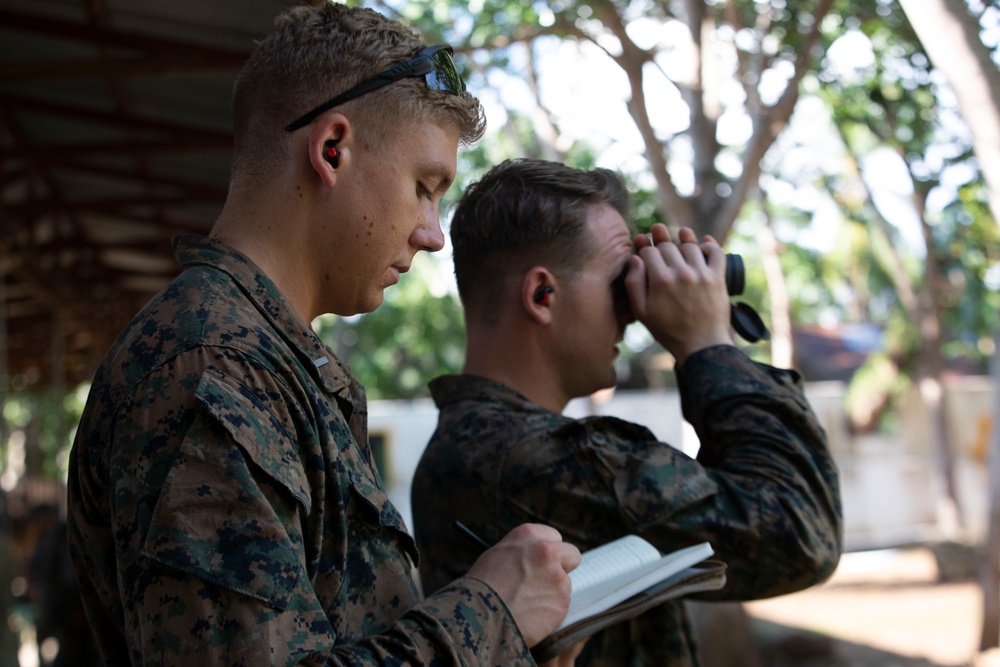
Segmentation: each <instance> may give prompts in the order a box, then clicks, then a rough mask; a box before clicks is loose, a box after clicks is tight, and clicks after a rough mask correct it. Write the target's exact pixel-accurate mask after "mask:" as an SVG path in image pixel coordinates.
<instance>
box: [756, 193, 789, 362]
mask: <svg viewBox="0 0 1000 667" xmlns="http://www.w3.org/2000/svg"><path fill="white" fill-rule="evenodd" d="M757 192H758V195H759V197H760V207H761V211H762V212H763V215H764V220H765V224H764V228H763V229H761V231H760V250H761V263H762V264H763V265H764V274H765V275H766V276H767V293H768V296H769V297H770V301H771V365H772V366H775V367H777V368H791V367H792V361H793V359H794V358H795V345H794V342H793V339H792V316H791V305H790V300H789V298H788V284H787V283H786V282H785V273H784V271H782V270H781V260H780V259H779V253H778V239H777V238H775V236H774V230H773V228H772V226H771V224H772V223H771V211H770V209H769V208H768V205H767V197H765V196H764V193H763V192H762V191H761V190H759V189H758V191H757Z"/></svg>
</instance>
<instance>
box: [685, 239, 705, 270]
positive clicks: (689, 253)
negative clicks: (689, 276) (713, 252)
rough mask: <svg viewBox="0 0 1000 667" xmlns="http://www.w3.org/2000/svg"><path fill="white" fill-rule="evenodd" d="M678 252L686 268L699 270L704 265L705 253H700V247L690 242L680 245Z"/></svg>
mask: <svg viewBox="0 0 1000 667" xmlns="http://www.w3.org/2000/svg"><path fill="white" fill-rule="evenodd" d="M680 251H681V254H682V255H683V256H684V260H685V261H686V262H687V264H688V266H690V267H692V268H695V269H701V268H703V267H704V266H705V265H706V259H705V253H704V252H703V251H702V247H701V246H699V245H696V244H694V243H690V242H684V243H682V244H681V245H680Z"/></svg>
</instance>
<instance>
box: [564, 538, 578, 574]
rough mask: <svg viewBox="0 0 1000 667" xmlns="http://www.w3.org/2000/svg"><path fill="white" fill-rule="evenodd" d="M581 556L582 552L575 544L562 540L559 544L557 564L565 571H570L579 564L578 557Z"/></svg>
mask: <svg viewBox="0 0 1000 667" xmlns="http://www.w3.org/2000/svg"><path fill="white" fill-rule="evenodd" d="M581 558H583V554H581V553H580V550H579V549H577V548H576V546H574V545H572V544H570V543H569V542H562V543H560V545H559V564H560V565H562V568H563V569H564V570H566V571H567V572H572V571H573V570H575V569H576V567H577V565H579V564H580V559H581Z"/></svg>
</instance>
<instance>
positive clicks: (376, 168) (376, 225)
mask: <svg viewBox="0 0 1000 667" xmlns="http://www.w3.org/2000/svg"><path fill="white" fill-rule="evenodd" d="M458 135H459V133H458V130H457V129H454V128H442V127H438V126H437V125H434V124H429V123H428V124H421V125H414V126H413V127H412V128H410V129H407V130H403V131H400V133H399V136H400V137H401V138H400V139H399V140H396V141H387V142H386V145H384V146H383V147H381V148H380V149H379V150H377V151H374V152H373V151H371V150H363V149H361V150H359V149H355V152H354V155H353V159H352V161H351V167H350V168H349V169H345V170H344V171H343V173H342V174H341V175H339V176H338V179H339V180H338V183H337V188H339V189H340V192H339V193H338V195H337V197H336V198H335V208H334V210H332V211H330V212H329V213H330V214H329V223H328V225H327V227H328V229H327V233H328V234H329V237H330V238H331V243H330V244H323V246H324V247H322V248H321V251H322V252H330V253H332V254H333V256H334V257H335V258H336V260H335V261H336V269H333V268H331V270H330V273H329V274H328V275H327V276H326V277H325V282H324V284H325V285H326V286H327V288H328V293H327V295H326V299H325V301H326V303H327V304H328V306H327V309H328V311H329V312H333V313H337V314H339V315H353V314H356V313H366V312H370V311H372V310H375V308H377V307H378V306H379V305H381V303H382V298H383V291H384V290H385V288H387V287H389V286H390V285H394V284H396V283H397V282H398V281H399V277H400V274H402V273H405V272H406V271H407V270H409V268H410V263H411V262H412V261H413V256H414V255H416V254H417V252H418V251H420V250H427V251H430V252H436V251H437V250H440V249H441V248H442V247H443V245H444V235H443V233H442V231H441V224H440V220H439V218H438V205H439V204H440V201H441V197H442V196H443V195H444V193H445V191H447V189H448V187H449V186H450V185H451V183H452V181H453V180H454V178H455V162H456V154H457V152H458ZM331 264H332V263H331Z"/></svg>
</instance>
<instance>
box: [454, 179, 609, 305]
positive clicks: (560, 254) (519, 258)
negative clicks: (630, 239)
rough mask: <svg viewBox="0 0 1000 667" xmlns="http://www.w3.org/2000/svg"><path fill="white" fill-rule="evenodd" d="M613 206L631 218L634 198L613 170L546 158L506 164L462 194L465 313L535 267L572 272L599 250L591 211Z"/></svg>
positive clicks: (459, 261)
mask: <svg viewBox="0 0 1000 667" xmlns="http://www.w3.org/2000/svg"><path fill="white" fill-rule="evenodd" d="M598 204H608V205H609V206H611V207H612V208H613V209H615V210H616V211H618V213H619V214H621V216H622V217H623V218H624V219H625V221H626V223H627V222H628V220H629V192H628V188H627V187H626V185H625V181H624V179H623V178H622V177H621V175H619V174H617V173H615V172H613V171H611V170H609V169H593V170H590V171H583V170H580V169H574V168H572V167H567V166H566V165H563V164H560V163H558V162H548V161H545V160H529V159H519V160H507V161H505V162H502V163H500V164H499V165H497V166H495V167H493V169H491V170H490V171H489V172H488V173H487V174H486V175H485V176H484V177H483V178H482V180H480V181H479V182H477V183H474V184H473V185H471V186H469V188H468V189H467V190H466V191H465V193H464V194H463V195H462V198H461V199H460V200H459V203H458V205H457V206H456V208H455V213H454V215H453V217H452V221H451V242H452V246H453V253H454V255H453V257H454V262H455V279H456V281H457V282H458V293H459V296H461V298H462V303H463V305H464V306H465V310H466V313H467V314H468V313H469V312H477V313H478V312H481V309H480V304H488V303H491V298H493V297H494V295H495V294H497V293H498V292H500V291H501V290H502V289H503V286H504V284H505V283H506V281H507V280H510V279H520V278H521V276H522V275H523V273H524V271H527V270H528V269H530V268H531V267H532V266H536V265H543V266H545V267H546V268H548V269H549V270H550V271H552V272H553V273H556V274H567V275H568V274H571V273H572V272H574V271H576V270H578V269H579V268H580V267H581V266H582V265H583V264H584V263H585V262H586V261H587V260H588V259H590V258H591V257H592V256H593V255H594V253H595V252H596V251H597V248H594V247H593V245H592V244H591V243H590V237H589V235H588V234H586V231H587V226H586V222H587V212H588V209H589V208H590V207H591V206H595V205H598Z"/></svg>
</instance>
